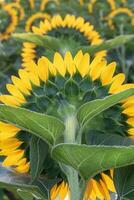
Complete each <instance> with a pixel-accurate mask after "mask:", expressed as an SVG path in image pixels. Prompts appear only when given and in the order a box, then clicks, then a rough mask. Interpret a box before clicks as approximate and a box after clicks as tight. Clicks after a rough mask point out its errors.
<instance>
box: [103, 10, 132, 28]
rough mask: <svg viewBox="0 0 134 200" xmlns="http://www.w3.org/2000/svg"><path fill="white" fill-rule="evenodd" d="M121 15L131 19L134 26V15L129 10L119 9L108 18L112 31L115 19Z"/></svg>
mask: <svg viewBox="0 0 134 200" xmlns="http://www.w3.org/2000/svg"><path fill="white" fill-rule="evenodd" d="M119 14H125V15H127V16H129V17H130V19H131V24H132V25H134V14H133V12H132V11H131V10H130V9H129V8H117V9H116V10H114V11H112V12H111V13H110V14H109V15H108V16H107V17H106V19H107V21H108V25H109V26H110V28H111V29H114V28H115V26H114V23H113V19H114V17H116V16H117V15H119Z"/></svg>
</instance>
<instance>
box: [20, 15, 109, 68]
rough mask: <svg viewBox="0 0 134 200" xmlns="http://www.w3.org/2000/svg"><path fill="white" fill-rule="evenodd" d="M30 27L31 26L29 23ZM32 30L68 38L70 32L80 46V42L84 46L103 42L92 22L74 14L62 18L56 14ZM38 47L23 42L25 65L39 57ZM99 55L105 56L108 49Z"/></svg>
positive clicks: (36, 32)
mask: <svg viewBox="0 0 134 200" xmlns="http://www.w3.org/2000/svg"><path fill="white" fill-rule="evenodd" d="M28 27H30V26H29V25H28ZM32 30H33V33H35V34H39V35H46V34H48V35H50V36H51V35H52V36H53V35H54V36H55V37H58V38H60V37H61V38H64V37H65V38H66V34H69V35H70V37H73V42H76V44H78V46H79V44H81V45H83V46H86V45H90V44H91V45H97V44H101V43H102V42H103V40H102V39H101V37H100V35H99V33H98V32H97V31H95V30H94V27H93V25H91V24H90V22H85V20H84V18H82V17H78V18H77V17H75V16H74V15H66V16H65V18H64V19H62V17H61V16H60V15H56V16H54V17H52V18H51V19H50V20H47V19H46V20H45V21H44V22H43V21H41V22H40V25H39V27H35V26H33V27H32ZM65 40H66V39H65ZM66 43H67V45H68V43H69V41H66ZM65 48H66V45H65ZM38 49H39V47H36V46H35V45H34V44H33V43H28V42H26V43H23V49H22V58H23V63H24V65H25V63H27V62H29V60H31V59H32V60H35V58H36V59H38V55H37V54H38ZM43 53H44V52H43ZM97 55H101V56H102V57H104V56H105V55H106V51H100V52H98V53H97Z"/></svg>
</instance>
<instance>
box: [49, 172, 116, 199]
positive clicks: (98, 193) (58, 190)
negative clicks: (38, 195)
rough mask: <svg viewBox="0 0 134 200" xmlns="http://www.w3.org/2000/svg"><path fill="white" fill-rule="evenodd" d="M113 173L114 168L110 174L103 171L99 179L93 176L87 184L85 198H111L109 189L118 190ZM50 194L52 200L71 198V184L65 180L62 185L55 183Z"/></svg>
mask: <svg viewBox="0 0 134 200" xmlns="http://www.w3.org/2000/svg"><path fill="white" fill-rule="evenodd" d="M112 173H113V172H112V170H111V174H110V175H109V176H108V175H106V174H104V173H102V174H101V177H100V180H99V181H96V180H95V179H93V178H92V179H90V181H89V182H88V184H87V188H86V191H85V196H84V200H89V199H90V200H96V199H100V200H104V199H105V200H110V199H111V198H110V193H109V191H111V192H116V191H115V187H114V184H113V180H112V178H113V176H112ZM50 196H51V200H55V199H58V198H59V199H60V200H64V199H65V198H67V197H68V198H69V197H70V191H69V186H68V185H67V183H65V182H64V181H63V182H62V183H61V184H60V185H55V186H54V187H53V188H52V189H51V193H50ZM68 198H67V199H68Z"/></svg>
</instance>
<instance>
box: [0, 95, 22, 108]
mask: <svg viewBox="0 0 134 200" xmlns="http://www.w3.org/2000/svg"><path fill="white" fill-rule="evenodd" d="M0 101H1V102H2V103H4V104H5V105H7V106H20V105H21V103H19V101H18V99H17V98H16V97H14V96H11V95H1V96H0Z"/></svg>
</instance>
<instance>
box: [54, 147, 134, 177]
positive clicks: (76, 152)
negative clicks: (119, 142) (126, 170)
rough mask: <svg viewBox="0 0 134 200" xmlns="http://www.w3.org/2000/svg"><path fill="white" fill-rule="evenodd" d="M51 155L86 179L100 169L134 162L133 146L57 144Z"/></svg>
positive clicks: (103, 169)
mask: <svg viewBox="0 0 134 200" xmlns="http://www.w3.org/2000/svg"><path fill="white" fill-rule="evenodd" d="M52 157H53V158H54V159H55V160H57V161H60V162H62V163H64V164H66V165H69V166H71V167H73V168H74V169H76V170H77V171H78V172H79V174H80V175H81V176H82V177H83V178H84V179H85V180H88V179H89V178H91V177H93V176H95V175H96V174H98V173H100V172H102V171H105V170H108V169H111V168H119V167H123V166H127V165H131V164H134V146H129V147H126V146H95V145H90V146H87V145H77V144H59V145H57V146H56V147H54V148H53V150H52Z"/></svg>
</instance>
